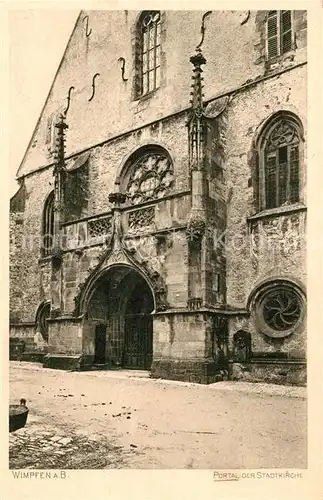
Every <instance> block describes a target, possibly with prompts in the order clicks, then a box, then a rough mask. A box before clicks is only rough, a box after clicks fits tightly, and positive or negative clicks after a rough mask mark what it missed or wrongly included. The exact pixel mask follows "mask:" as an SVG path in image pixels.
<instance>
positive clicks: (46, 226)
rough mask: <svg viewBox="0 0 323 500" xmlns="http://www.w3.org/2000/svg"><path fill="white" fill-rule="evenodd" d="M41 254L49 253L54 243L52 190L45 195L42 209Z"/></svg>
mask: <svg viewBox="0 0 323 500" xmlns="http://www.w3.org/2000/svg"><path fill="white" fill-rule="evenodd" d="M42 233H43V234H42V236H43V238H42V254H43V256H44V257H46V256H47V255H49V254H50V253H51V250H52V248H53V244H54V241H53V240H54V192H53V191H52V192H51V193H50V195H49V196H48V197H47V200H46V201H45V205H44V211H43V231H42Z"/></svg>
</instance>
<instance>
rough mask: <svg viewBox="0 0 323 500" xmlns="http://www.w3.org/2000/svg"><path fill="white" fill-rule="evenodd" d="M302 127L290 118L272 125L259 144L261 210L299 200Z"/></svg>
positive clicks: (281, 119) (275, 120)
mask: <svg viewBox="0 0 323 500" xmlns="http://www.w3.org/2000/svg"><path fill="white" fill-rule="evenodd" d="M300 130H301V126H300V125H299V123H298V122H297V121H296V120H295V119H291V117H289V116H288V115H286V116H285V115H282V114H279V115H278V119H277V115H276V117H274V119H273V120H271V121H270V122H269V124H268V125H267V127H266V129H265V133H264V134H263V135H262V140H261V145H260V167H261V172H260V180H261V184H262V189H261V191H262V208H264V209H270V208H275V207H280V206H283V205H289V204H293V203H297V202H298V201H299V199H300V142H301V132H300Z"/></svg>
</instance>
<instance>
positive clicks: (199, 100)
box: [190, 52, 206, 116]
mask: <svg viewBox="0 0 323 500" xmlns="http://www.w3.org/2000/svg"><path fill="white" fill-rule="evenodd" d="M190 62H191V63H192V64H193V66H194V69H193V76H192V80H193V83H192V85H191V87H192V89H193V91H192V92H191V95H192V99H191V101H190V102H191V104H192V108H193V111H194V113H195V114H196V115H199V116H201V115H202V113H203V85H202V81H203V77H202V76H201V75H202V73H203V70H202V68H201V66H202V64H206V59H205V57H204V56H203V54H202V53H201V52H198V53H197V54H195V55H194V56H192V57H190Z"/></svg>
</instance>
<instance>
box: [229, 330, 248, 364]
mask: <svg viewBox="0 0 323 500" xmlns="http://www.w3.org/2000/svg"><path fill="white" fill-rule="evenodd" d="M233 354H234V361H238V362H240V363H243V362H248V361H249V360H250V358H251V335H250V333H249V332H245V331H243V330H239V331H238V332H236V333H235V334H234V336H233Z"/></svg>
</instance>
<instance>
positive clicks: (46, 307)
mask: <svg viewBox="0 0 323 500" xmlns="http://www.w3.org/2000/svg"><path fill="white" fill-rule="evenodd" d="M49 318H50V303H49V302H45V303H43V304H42V305H41V306H40V308H39V310H38V312H37V318H36V321H37V325H38V329H39V331H40V333H41V335H42V337H43V339H44V340H45V341H46V342H48V330H49V328H48V322H47V320H48V319H49Z"/></svg>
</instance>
